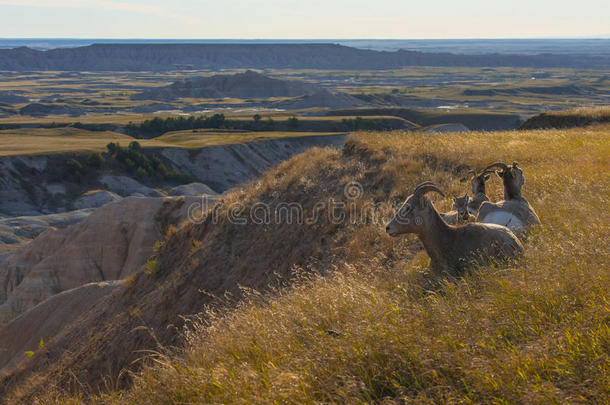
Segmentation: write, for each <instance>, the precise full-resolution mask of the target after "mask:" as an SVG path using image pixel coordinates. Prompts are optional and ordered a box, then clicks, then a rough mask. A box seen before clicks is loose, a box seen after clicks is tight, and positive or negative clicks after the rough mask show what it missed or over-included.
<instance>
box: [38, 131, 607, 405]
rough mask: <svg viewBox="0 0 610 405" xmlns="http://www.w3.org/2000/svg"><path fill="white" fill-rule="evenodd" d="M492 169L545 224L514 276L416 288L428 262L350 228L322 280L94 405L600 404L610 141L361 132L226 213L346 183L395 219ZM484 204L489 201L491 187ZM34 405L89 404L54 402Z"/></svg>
mask: <svg viewBox="0 0 610 405" xmlns="http://www.w3.org/2000/svg"><path fill="white" fill-rule="evenodd" d="M498 160H504V161H507V162H512V161H513V160H516V161H518V162H519V163H520V165H521V167H523V168H524V171H525V176H526V184H525V187H524V194H525V196H526V198H528V199H529V201H530V203H531V204H532V205H533V207H534V208H535V209H536V211H537V213H538V215H539V216H540V218H541V220H542V222H543V225H542V226H541V227H539V228H538V229H536V230H534V231H533V232H532V234H531V235H530V236H529V238H528V240H527V241H526V243H525V245H526V253H525V256H524V258H523V259H522V260H521V261H520V262H518V263H516V264H515V265H514V266H513V267H509V268H502V269H498V268H482V269H479V270H477V271H474V272H472V273H471V274H468V275H466V276H464V277H463V278H460V279H455V280H435V281H436V284H434V287H430V285H431V284H430V281H431V280H430V279H429V278H430V277H431V276H430V275H428V274H427V273H426V272H425V269H424V266H425V264H426V261H427V260H426V257H425V255H423V254H422V253H421V252H420V253H416V254H415V255H412V254H411V255H407V256H404V254H403V253H401V252H402V251H403V250H405V249H407V248H410V249H412V248H413V247H414V246H416V245H414V244H413V243H411V242H410V241H412V240H413V238H411V237H408V238H403V239H395V240H392V239H390V238H388V237H387V236H385V235H384V233H383V227H382V226H380V225H378V224H356V225H354V226H353V227H351V228H349V229H352V230H353V232H351V233H345V235H347V236H346V237H345V238H344V239H343V244H342V245H340V246H338V247H335V248H336V249H337V256H339V257H340V258H341V259H342V261H341V262H340V263H337V265H336V267H335V268H334V271H331V272H330V274H329V275H327V276H326V277H322V276H306V275H305V276H303V277H302V278H301V279H299V281H297V282H295V283H293V284H292V286H291V287H289V288H285V289H277V290H276V291H274V292H272V293H269V294H264V295H261V294H257V293H252V294H251V295H250V298H249V299H247V300H245V301H242V302H241V304H239V305H238V306H237V307H234V308H228V309H225V310H215V311H212V310H209V311H207V312H204V313H202V314H201V315H200V317H199V318H200V319H199V320H197V319H195V320H194V321H193V324H192V327H191V328H190V329H189V330H187V331H186V332H185V339H186V344H185V346H184V348H183V349H180V350H174V351H172V350H167V351H164V352H163V353H157V354H156V355H155V356H153V357H151V358H150V359H149V362H148V364H147V366H146V367H145V368H144V369H143V370H142V371H141V372H140V373H137V374H136V375H135V376H134V384H133V387H132V388H130V389H129V390H126V391H117V392H109V393H106V394H103V395H98V396H97V397H94V398H92V399H91V401H94V402H104V403H111V404H115V403H116V404H124V403H131V404H141V403H152V404H165V403H295V404H297V403H298V404H301V403H320V402H330V403H371V402H372V403H495V404H509V403H608V401H610V390H609V387H610V358H609V352H610V326H609V324H608V323H609V321H610V307H609V301H608V291H610V274H609V269H610V221H609V219H608V207H609V206H610V195H609V190H610V176H609V175H608V174H609V168H610V126H595V127H588V128H584V129H583V128H578V129H571V130H547V131H529V132H499V133H464V134H439V135H430V134H421V133H406V132H395V133H358V134H355V135H353V136H352V137H351V138H350V139H349V141H348V143H347V145H346V147H345V149H344V151H343V152H335V151H332V150H329V149H315V150H313V151H310V152H307V153H305V154H303V155H300V156H297V157H295V158H293V159H291V160H290V161H288V162H286V163H284V164H282V165H280V167H279V168H277V169H275V170H272V171H271V172H270V173H269V174H268V175H267V176H265V177H264V178H263V179H262V180H261V181H260V182H256V183H253V184H251V185H249V186H248V187H247V188H246V190H245V191H243V192H234V193H232V194H229V195H228V196H227V201H228V202H230V201H244V203H245V204H246V206H247V205H248V204H250V203H252V202H254V201H257V200H259V199H260V198H264V197H267V196H269V195H273V193H274V192H275V193H279V194H280V195H282V194H283V193H290V194H291V195H293V196H299V195H300V196H301V198H304V199H305V198H308V196H310V195H315V194H314V192H316V191H319V190H321V189H327V190H328V193H329V195H335V194H338V193H339V190H341V189H342V187H343V185H344V184H345V183H346V182H347V181H350V180H356V181H360V182H362V183H363V184H364V185H365V191H366V192H365V195H364V196H363V200H364V201H381V200H383V201H388V200H389V201H395V202H398V201H400V199H401V198H404V197H406V195H408V194H409V193H410V192H411V190H412V189H413V187H414V186H415V185H416V184H417V183H418V182H420V181H422V180H427V179H431V180H433V181H435V182H437V183H438V184H440V185H441V188H443V189H445V190H447V191H448V192H449V193H451V192H454V191H455V192H458V191H460V192H463V190H464V188H465V186H464V185H460V184H459V182H458V179H459V178H460V176H461V174H463V173H464V172H465V171H466V170H467V168H468V167H477V168H481V167H482V166H484V165H486V164H488V163H491V162H493V161H498ZM321 182H325V183H324V184H323V185H321V184H320V183H321ZM489 188H490V190H489V194H490V196H491V198H492V199H497V197H498V196H499V195H500V192H501V185H500V181H499V180H498V179H494V180H492V181H490V183H489ZM436 205H437V207H445V208H448V206H449V201H448V199H447V200H441V201H438V200H437V201H436ZM382 214H384V215H390V214H391V210H390V209H387V210H386V211H384V212H382ZM342 229H343V228H342ZM345 229H348V227H345ZM325 231H328V230H325ZM338 232H343V231H341V230H339V231H338ZM345 232H347V231H345ZM269 237H270V238H271V239H273V238H275V239H278V240H279V239H282V240H286V239H287V240H292V239H290V238H291V235H269ZM170 241H171V239H170ZM293 242H294V243H297V241H293ZM396 257H399V258H402V259H401V260H395V259H396ZM324 270H326V271H329V270H331V269H324ZM38 399H39V400H40V401H41V402H65V401H73V402H74V403H80V402H88V401H89V400H85V399H83V398H81V397H79V396H72V397H71V396H66V395H64V394H62V393H61V391H59V390H57V389H54V388H53V387H51V388H50V389H49V392H48V393H47V394H46V396H40V397H38Z"/></svg>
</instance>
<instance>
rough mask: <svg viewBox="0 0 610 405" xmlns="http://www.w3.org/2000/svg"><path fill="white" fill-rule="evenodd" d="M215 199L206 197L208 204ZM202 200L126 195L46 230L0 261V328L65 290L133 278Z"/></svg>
mask: <svg viewBox="0 0 610 405" xmlns="http://www.w3.org/2000/svg"><path fill="white" fill-rule="evenodd" d="M214 199H215V197H213V196H209V197H206V201H207V200H209V201H213V200H214ZM201 201H202V197H187V198H185V197H173V198H138V197H129V198H125V199H123V200H121V201H118V202H115V203H110V204H107V205H105V206H103V207H101V208H100V209H98V210H97V211H95V212H94V213H93V214H91V215H90V216H88V217H87V218H86V219H84V220H82V221H80V222H79V223H78V224H76V225H74V226H70V227H67V228H64V229H55V228H52V229H49V230H47V231H45V232H43V233H42V234H41V235H40V236H38V237H37V238H36V239H34V240H33V241H32V242H30V243H29V244H27V245H26V246H24V247H22V248H20V249H18V250H17V251H15V252H14V253H13V254H12V255H11V256H9V257H8V258H7V259H6V260H4V261H3V262H2V263H0V325H3V324H5V323H7V322H8V321H10V320H11V319H13V318H15V317H16V316H17V315H19V314H21V313H23V312H25V311H26V310H28V309H30V308H32V307H33V306H35V305H36V304H38V303H40V302H42V301H44V300H45V299H47V298H49V297H51V296H53V295H55V294H57V293H59V292H61V291H65V290H69V289H72V288H76V287H78V286H81V285H83V284H87V283H90V282H94V281H108V280H120V279H124V278H125V277H127V276H129V275H131V274H134V273H135V272H136V271H137V270H138V269H139V268H140V266H142V264H144V263H145V262H146V260H147V259H148V257H149V256H150V255H151V254H152V252H153V246H154V243H155V241H157V240H159V239H162V238H163V235H164V234H165V231H166V229H167V227H168V226H169V225H178V224H179V223H180V222H182V221H183V220H186V219H187V214H188V209H189V206H190V204H193V203H200V202H201Z"/></svg>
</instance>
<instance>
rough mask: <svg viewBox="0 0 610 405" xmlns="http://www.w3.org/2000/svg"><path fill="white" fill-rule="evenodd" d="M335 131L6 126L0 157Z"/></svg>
mask: <svg viewBox="0 0 610 405" xmlns="http://www.w3.org/2000/svg"><path fill="white" fill-rule="evenodd" d="M337 134H339V133H338V132H326V133H321V132H282V131H269V132H248V131H208V130H201V131H195V132H194V131H192V130H189V131H176V132H168V133H167V134H165V135H162V136H160V137H158V138H154V139H135V138H132V137H130V136H128V135H123V134H119V133H117V132H110V131H105V132H96V131H87V130H84V129H77V128H71V127H65V128H27V129H7V130H2V131H0V156H11V155H41V154H53V153H65V152H103V151H105V150H106V145H107V144H108V143H110V142H118V143H119V144H120V145H122V146H127V145H128V144H129V143H130V142H132V141H138V142H139V143H140V145H142V147H144V148H161V147H165V148H170V147H180V148H203V147H206V146H217V145H234V144H239V143H244V142H252V141H260V140H269V139H280V138H294V137H303V136H319V135H337Z"/></svg>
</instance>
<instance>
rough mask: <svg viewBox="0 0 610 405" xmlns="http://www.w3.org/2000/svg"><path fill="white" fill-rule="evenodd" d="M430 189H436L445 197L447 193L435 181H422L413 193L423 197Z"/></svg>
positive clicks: (435, 190)
mask: <svg viewBox="0 0 610 405" xmlns="http://www.w3.org/2000/svg"><path fill="white" fill-rule="evenodd" d="M430 191H434V192H437V193H439V194H440V195H442V196H443V197H444V196H445V193H443V192H442V191H441V189H440V188H438V187H437V186H436V185H435V184H434V183H432V182H431V181H427V182H425V183H421V184H420V185H418V186H417V187H415V191H414V192H413V195H415V196H416V197H418V198H421V197H423V196H424V194H426V193H428V192H430Z"/></svg>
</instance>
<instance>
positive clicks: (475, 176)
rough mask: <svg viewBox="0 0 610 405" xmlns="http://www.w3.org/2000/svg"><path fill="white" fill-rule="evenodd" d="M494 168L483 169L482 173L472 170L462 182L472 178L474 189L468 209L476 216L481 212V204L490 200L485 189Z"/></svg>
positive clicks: (471, 184) (472, 187)
mask: <svg viewBox="0 0 610 405" xmlns="http://www.w3.org/2000/svg"><path fill="white" fill-rule="evenodd" d="M492 172H493V171H492V170H483V171H482V172H481V173H477V171H476V170H470V171H469V172H468V177H466V178H464V179H462V180H461V181H462V182H465V181H466V180H468V179H470V186H471V189H472V199H471V200H470V202H468V211H469V212H470V213H471V214H472V215H474V216H476V215H477V214H478V212H479V208H480V207H481V204H483V203H484V202H485V201H489V198H488V197H487V192H486V191H485V183H486V182H487V180H489V177H490V173H492Z"/></svg>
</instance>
